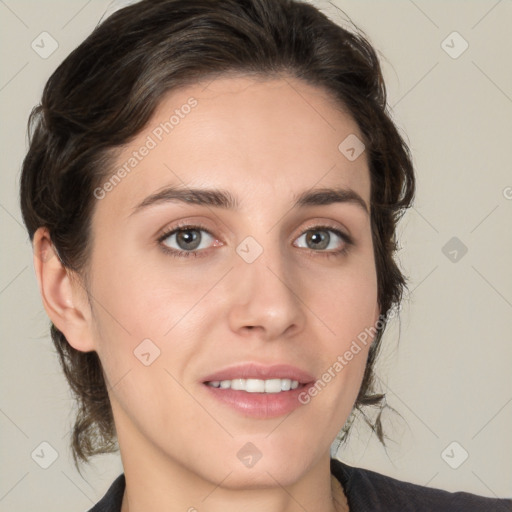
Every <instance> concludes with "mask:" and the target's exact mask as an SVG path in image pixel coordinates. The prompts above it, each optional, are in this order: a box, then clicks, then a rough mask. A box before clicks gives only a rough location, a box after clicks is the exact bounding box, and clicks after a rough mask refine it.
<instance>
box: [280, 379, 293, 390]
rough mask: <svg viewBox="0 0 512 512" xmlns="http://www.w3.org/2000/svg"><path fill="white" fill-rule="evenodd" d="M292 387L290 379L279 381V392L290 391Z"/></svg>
mask: <svg viewBox="0 0 512 512" xmlns="http://www.w3.org/2000/svg"><path fill="white" fill-rule="evenodd" d="M291 387H292V381H291V380H290V379H282V380H281V391H290V389H291Z"/></svg>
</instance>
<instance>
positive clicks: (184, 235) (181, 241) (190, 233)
mask: <svg viewBox="0 0 512 512" xmlns="http://www.w3.org/2000/svg"><path fill="white" fill-rule="evenodd" d="M176 239H177V242H178V245H179V246H180V247H181V248H182V249H195V248H197V247H198V246H199V242H200V241H201V237H200V235H199V233H198V231H197V229H187V230H185V231H180V232H179V233H178V235H177V236H176Z"/></svg>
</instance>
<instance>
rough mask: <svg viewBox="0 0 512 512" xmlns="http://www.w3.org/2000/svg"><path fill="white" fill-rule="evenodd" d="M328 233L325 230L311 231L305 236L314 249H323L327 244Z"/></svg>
mask: <svg viewBox="0 0 512 512" xmlns="http://www.w3.org/2000/svg"><path fill="white" fill-rule="evenodd" d="M329 240H330V235H329V234H328V233H327V232H326V231H313V232H310V233H309V234H308V235H307V237H306V241H307V242H312V244H313V245H314V246H316V247H314V248H315V249H325V248H326V247H328V246H329Z"/></svg>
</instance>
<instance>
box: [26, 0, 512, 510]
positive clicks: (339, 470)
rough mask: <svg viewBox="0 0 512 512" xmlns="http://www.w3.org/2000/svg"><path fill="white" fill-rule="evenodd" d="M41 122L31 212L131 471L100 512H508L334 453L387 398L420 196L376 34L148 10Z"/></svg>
mask: <svg viewBox="0 0 512 512" xmlns="http://www.w3.org/2000/svg"><path fill="white" fill-rule="evenodd" d="M31 126H32V135H31V144H30V148H29V151H28V154H27V156H26V159H25V161H24V164H23V173H22V179H21V203H22V211H23V216H24V220H25V223H26V225H27V229H28V231H29V234H30V237H31V239H32V241H33V246H34V253H35V258H34V262H35V267H36V275H37V278H38V282H39V285H40V291H41V295H42V298H43V303H44V306H45V309H46V311H47V313H48V315H49V317H50V319H51V321H52V337H53V340H54V342H55V345H56V347H57V349H58V351H59V355H60V357H61V362H62V366H63V369H64V372H65V375H66V377H67V379H68V381H69V383H70V385H71V388H72V389H73V391H74V392H75V394H76V397H77V401H78V405H79V411H78V415H77V419H76V422H75V426H74V432H73V445H72V448H73V454H74V457H75V461H76V463H77V466H78V464H79V463H80V462H84V461H87V460H88V458H89V457H91V456H92V455H94V454H97V453H105V452H108V451H113V450H115V449H116V448H117V442H118V445H119V450H120V453H121V459H122V462H123V468H124V474H123V475H121V476H120V477H119V478H118V479H117V480H116V481H115V482H114V483H113V485H112V487H111V489H110V490H109V492H108V493H107V495H106V496H105V498H104V499H103V500H102V501H101V502H100V503H99V504H97V505H96V507H94V508H93V511H94V512H98V511H101V510H116V511H119V510H120V511H122V512H128V511H129V512H137V511H146V510H152V511H159V510H189V511H193V510H198V511H201V510H208V511H215V510H221V509H222V510H223V511H226V510H266V511H285V510H286V511H292V510H311V511H312V510H315V511H319V512H327V511H334V510H336V511H341V510H350V511H359V510H490V509H493V510H508V509H510V504H511V502H510V501H506V500H492V499H488V498H482V497H478V496H475V495H471V494H467V493H456V494H450V493H447V492H444V491H440V490H433V489H429V488H423V487H420V486H415V485H412V484H407V483H404V482H399V481H397V480H393V479H391V478H388V477H385V476H382V475H378V474H376V473H372V472H370V471H365V470H360V469H357V468H351V467H349V466H347V465H344V464H342V463H340V462H338V461H335V460H331V458H330V450H329V449H330V446H331V443H332V442H333V440H334V439H335V438H336V437H337V435H338V433H339V431H340V430H343V429H344V431H345V432H346V431H347V430H348V428H349V425H350V421H351V415H352V414H353V411H355V410H358V409H360V408H364V407H365V406H368V405H371V406H374V407H375V406H377V407H379V406H382V399H383V397H382V395H379V394H377V393H376V392H375V391H374V389H373V378H374V375H373V368H374V363H375V358H376V356H377V353H378V350H379V344H380V341H381V337H382V333H383V332H384V329H385V326H386V322H387V320H388V318H389V316H390V315H391V314H393V311H395V309H396V308H397V307H398V306H399V305H400V299H401V294H402V290H403V287H404V285H405V279H404V277H403V276H402V274H401V273H400V270H399V269H398V267H397V265H396V264H395V262H394V260H393V255H394V251H395V228H396V224H397V222H398V220H399V218H400V216H401V215H402V214H403V212H404V211H405V209H406V208H407V207H409V206H410V204H411V202H412V199H413V195H414V174H413V168H412V164H411V160H410V156H409V152H408V149H407V146H406V145H405V143H404V142H403V140H402V139H401V137H400V135H399V133H398V131H397V130H396V128H395V126H394V125H393V123H392V121H391V120H390V118H389V116H388V114H387V112H386V98H385V89H384V83H383V79H382V74H381V71H380V67H379V63H378V60H377V58H376V55H375V52H374V50H373V49H372V47H371V46H370V45H369V43H368V42H367V41H366V40H365V39H364V38H363V37H362V36H360V35H357V34H352V33H349V32H348V31H346V30H344V29H342V28H340V27H338V26H337V25H335V24H334V23H333V22H331V21H329V20H328V19H327V18H326V17H325V16H323V15H322V14H320V13H319V12H318V11H317V10H316V9H315V8H314V7H312V6H310V5H307V4H302V3H298V2H292V1H284V0H283V1H275V0H252V1H249V0H246V1H235V0H221V1H217V2H214V1H207V0H186V1H185V0H158V1H149V0H144V1H142V2H140V3H137V4H135V5H133V6H130V7H127V8H125V9H122V10H121V11H118V12H116V13H115V14H113V15H112V16H111V17H109V18H107V20H106V21H105V22H104V23H102V24H101V25H100V26H99V27H97V28H96V30H95V31H94V32H93V33H92V34H91V36H89V37H88V38H87V39H86V41H84V43H82V44H81V45H80V46H79V47H78V48H77V49H76V50H75V51H74V52H73V53H72V54H71V55H70V56H69V57H68V58H67V59H66V60H65V61H64V62H63V63H62V64H61V66H60V67H59V68H58V69H57V71H56V72H55V73H54V74H53V75H52V77H51V78H50V80H49V81H48V84H47V86H46V88H45V91H44V93H43V98H42V102H41V105H40V106H39V107H37V108H36V109H35V110H34V112H33V114H32V116H31ZM344 426H345V427H344ZM373 428H374V430H375V431H376V433H377V434H378V435H379V437H380V438H381V439H382V427H381V425H380V421H379V420H378V419H377V421H376V423H375V424H373Z"/></svg>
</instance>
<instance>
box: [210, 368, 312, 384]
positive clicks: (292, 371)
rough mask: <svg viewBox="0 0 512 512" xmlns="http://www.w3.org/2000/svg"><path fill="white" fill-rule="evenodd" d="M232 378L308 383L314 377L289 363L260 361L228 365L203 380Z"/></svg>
mask: <svg viewBox="0 0 512 512" xmlns="http://www.w3.org/2000/svg"><path fill="white" fill-rule="evenodd" d="M233 379H261V380H268V379H290V380H296V381H298V382H299V384H308V383H310V382H313V381H314V380H315V378H314V377H313V376H312V375H311V374H310V373H308V372H306V371H304V370H301V369H300V368H297V367H296V366H292V365H289V364H272V365H263V364H260V363H244V364H238V365H235V366H229V367H227V368H224V369H222V370H219V371H216V372H215V373H212V374H210V375H208V376H206V377H205V378H204V379H202V380H203V382H212V381H222V380H233Z"/></svg>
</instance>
